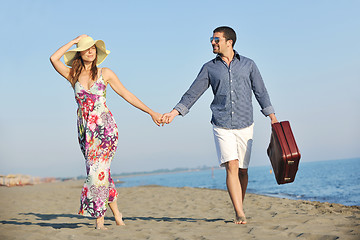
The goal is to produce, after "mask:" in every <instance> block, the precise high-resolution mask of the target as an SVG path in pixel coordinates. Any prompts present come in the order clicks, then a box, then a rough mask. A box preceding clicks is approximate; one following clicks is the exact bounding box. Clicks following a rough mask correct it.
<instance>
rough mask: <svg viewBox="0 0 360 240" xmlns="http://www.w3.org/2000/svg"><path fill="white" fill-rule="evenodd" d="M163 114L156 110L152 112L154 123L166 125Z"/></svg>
mask: <svg viewBox="0 0 360 240" xmlns="http://www.w3.org/2000/svg"><path fill="white" fill-rule="evenodd" d="M162 116H163V115H162V114H161V113H157V112H154V113H152V114H151V118H152V120H153V121H154V123H155V124H156V125H158V126H160V125H161V124H162V125H164V123H163V122H162V120H161V119H162Z"/></svg>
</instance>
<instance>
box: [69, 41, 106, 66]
mask: <svg viewBox="0 0 360 240" xmlns="http://www.w3.org/2000/svg"><path fill="white" fill-rule="evenodd" d="M93 45H95V46H96V49H97V50H96V54H97V63H96V65H99V64H100V63H102V62H103V61H104V60H105V58H106V57H107V55H108V54H109V53H110V51H109V50H106V48H105V43H104V41H102V40H96V41H94V39H92V38H91V37H83V38H81V39H80V41H79V43H78V44H76V46H77V48H74V49H72V50H69V51H67V52H66V53H65V54H64V61H65V64H66V65H68V66H71V64H72V62H73V60H74V58H75V55H76V52H81V51H84V50H86V49H89V48H90V47H92V46H93Z"/></svg>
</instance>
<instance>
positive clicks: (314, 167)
mask: <svg viewBox="0 0 360 240" xmlns="http://www.w3.org/2000/svg"><path fill="white" fill-rule="evenodd" d="M248 172H249V183H248V189H247V192H248V193H255V194H260V195H266V196H271V197H278V198H287V199H295V200H300V199H301V200H309V201H319V202H329V203H339V204H343V205H347V206H360V158H355V159H344V160H331V161H317V162H301V160H300V164H299V170H298V172H297V174H296V177H295V181H294V182H292V183H287V184H282V185H278V184H277V182H276V179H275V176H274V174H273V173H272V168H271V165H270V164H269V166H254V167H252V166H250V167H249V170H248ZM117 179H119V180H120V181H121V183H116V186H117V187H134V186H144V185H160V186H167V187H193V188H209V189H223V190H226V182H225V181H226V172H225V169H224V168H209V169H206V170H189V171H183V172H175V173H161V174H148V175H139V176H127V177H120V178H117Z"/></svg>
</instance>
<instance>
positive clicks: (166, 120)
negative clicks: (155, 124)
mask: <svg viewBox="0 0 360 240" xmlns="http://www.w3.org/2000/svg"><path fill="white" fill-rule="evenodd" d="M177 115H179V112H178V111H177V110H175V109H173V110H172V111H171V112H169V113H165V114H164V115H163V116H162V118H161V121H162V123H163V124H164V123H166V124H169V123H171V122H172V120H174V118H175V117H176V116H177Z"/></svg>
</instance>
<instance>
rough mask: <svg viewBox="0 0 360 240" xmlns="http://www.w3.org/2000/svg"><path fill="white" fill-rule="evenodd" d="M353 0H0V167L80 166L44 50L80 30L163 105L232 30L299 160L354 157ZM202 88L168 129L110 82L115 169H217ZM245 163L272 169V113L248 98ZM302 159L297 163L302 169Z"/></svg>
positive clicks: (356, 51)
mask: <svg viewBox="0 0 360 240" xmlns="http://www.w3.org/2000/svg"><path fill="white" fill-rule="evenodd" d="M359 9H360V3H359V1H296V2H295V1H226V2H224V1H193V0H183V1H136V0H135V1H102V2H101V3H100V2H99V1H45V0H43V1H39V0H33V1H25V0H24V1H17V0H14V1H3V2H2V3H1V8H0V24H1V38H0V44H1V46H2V51H1V57H0V67H1V78H0V81H1V92H2V111H1V114H0V131H1V137H0V164H1V168H0V174H9V173H22V174H30V175H34V176H55V177H72V176H78V175H84V174H85V165H84V159H83V156H82V154H81V152H80V148H79V145H78V142H77V129H76V109H77V105H76V102H75V100H74V94H73V90H72V88H71V87H70V85H69V84H68V83H67V82H66V80H65V79H63V78H62V77H61V76H60V75H59V74H57V73H56V72H55V70H54V69H53V68H52V66H51V64H50V62H49V57H50V55H51V54H52V53H53V52H54V51H56V50H57V49H58V48H59V47H60V46H62V45H63V44H65V43H67V42H69V41H70V40H72V39H73V38H75V37H77V36H78V35H80V34H88V35H90V36H92V37H93V38H94V39H102V40H104V41H105V43H106V47H107V48H108V49H109V50H110V51H111V54H110V55H109V56H108V58H107V59H106V61H105V62H104V63H102V64H101V65H100V66H102V67H109V68H111V69H112V70H113V71H114V72H115V73H116V74H117V75H118V77H119V79H120V80H121V81H122V83H123V84H124V85H125V86H126V87H127V88H128V89H129V90H130V91H132V92H133V93H134V94H135V95H136V96H137V97H139V98H140V99H141V100H142V101H143V102H145V103H146V104H147V105H148V106H149V107H151V108H152V109H154V110H155V111H158V112H161V113H163V112H168V111H170V110H171V109H172V107H173V106H174V105H175V104H176V103H177V102H178V101H179V100H180V98H181V96H182V94H183V93H184V92H185V91H186V90H187V89H188V87H189V86H190V84H191V83H192V82H193V80H194V79H195V77H196V75H197V74H198V72H199V70H200V68H201V66H202V65H203V64H204V63H205V62H207V61H209V60H210V59H212V58H213V57H214V54H213V53H212V50H211V45H210V42H209V37H210V36H211V35H212V30H213V29H214V28H216V27H218V26H222V25H227V26H231V27H232V28H234V30H235V31H236V32H237V35H238V41H237V43H236V45H235V49H236V50H237V51H238V52H239V53H240V54H241V55H244V56H247V57H249V58H251V59H253V60H254V61H255V62H256V64H257V66H258V67H259V69H260V72H261V74H262V76H263V78H264V81H265V84H266V86H267V89H268V91H269V93H270V97H271V100H272V103H273V105H274V107H275V110H276V115H277V118H278V119H279V120H289V121H290V123H291V125H292V128H293V131H294V134H295V138H296V140H297V143H298V146H299V148H300V151H301V153H302V159H301V161H304V162H305V161H320V160H331V159H343V158H354V157H360V141H359V136H360V127H359V119H360V112H359V109H360V107H359V104H360V94H359V89H360V73H359V72H360V71H359V67H360V60H359V56H360V46H359V43H360V31H359V29H360V16H359V14H358V10H359ZM211 100H212V92H211V90H210V89H209V90H208V91H207V92H206V93H205V94H204V95H203V96H202V97H201V99H200V100H199V101H198V102H197V103H196V104H195V105H194V107H193V108H192V109H191V111H190V113H189V114H188V115H187V116H186V117H178V118H176V119H175V120H174V121H173V123H172V124H171V125H167V126H165V127H163V128H159V127H157V126H156V125H155V124H153V123H152V121H151V118H150V117H149V116H147V115H146V114H144V113H142V112H141V111H139V110H137V109H135V108H133V107H131V106H130V105H129V104H127V103H126V102H125V101H124V100H123V99H122V98H120V97H119V96H117V95H116V94H115V93H114V92H113V91H112V90H111V89H110V88H109V89H108V96H107V105H108V107H109V108H110V110H111V111H112V113H113V115H114V116H115V119H116V122H117V125H118V128H119V146H118V150H117V153H116V155H115V158H114V160H113V162H112V167H111V168H112V172H113V173H122V172H134V171H150V170H155V169H159V168H169V169H172V168H177V167H197V166H203V165H207V166H216V165H217V159H216V152H215V147H214V142H213V136H212V127H211V124H210V122H209V121H210V117H211V111H210V109H209V105H210V102H211ZM254 118H255V134H254V141H255V142H254V145H253V152H252V159H251V164H250V166H257V165H269V166H270V163H269V160H268V158H267V155H266V148H267V145H268V143H269V139H270V121H269V119H267V118H265V117H263V115H262V114H261V113H260V107H259V105H258V103H257V102H256V101H254ZM300 167H301V166H300Z"/></svg>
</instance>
